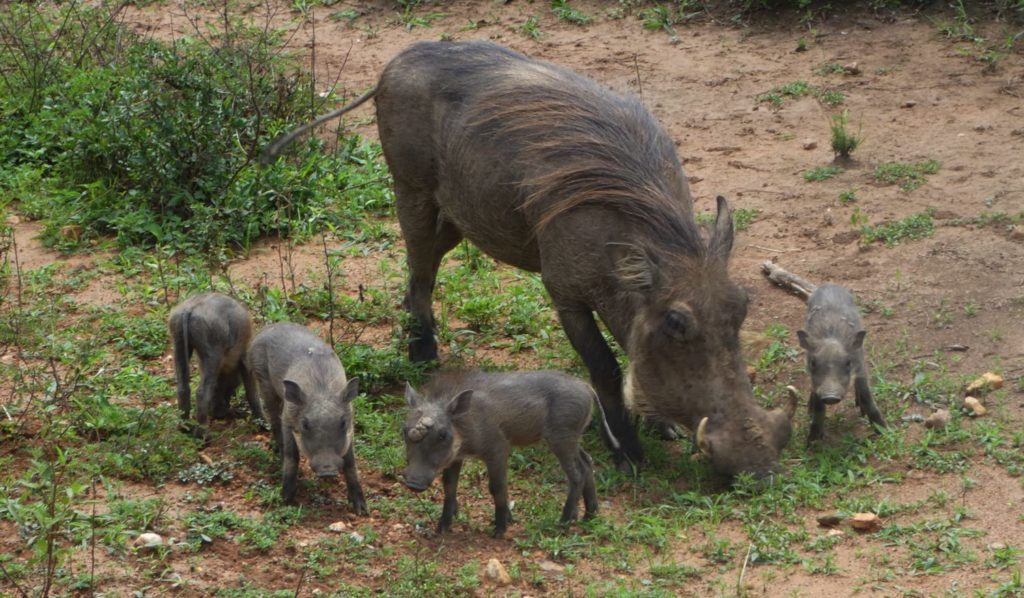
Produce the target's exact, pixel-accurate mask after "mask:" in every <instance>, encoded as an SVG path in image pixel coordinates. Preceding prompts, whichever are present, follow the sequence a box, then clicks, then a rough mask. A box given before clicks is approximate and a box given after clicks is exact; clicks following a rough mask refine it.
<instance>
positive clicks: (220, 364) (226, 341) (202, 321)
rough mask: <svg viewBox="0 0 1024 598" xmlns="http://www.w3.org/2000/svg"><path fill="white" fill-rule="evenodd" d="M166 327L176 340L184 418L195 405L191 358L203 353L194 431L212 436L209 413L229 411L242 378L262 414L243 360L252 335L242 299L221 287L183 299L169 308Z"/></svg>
mask: <svg viewBox="0 0 1024 598" xmlns="http://www.w3.org/2000/svg"><path fill="white" fill-rule="evenodd" d="M167 330H168V333H169V334H170V337H171V340H172V342H173V344H174V373H175V378H176V380H177V386H178V409H179V410H180V411H181V419H182V421H184V422H187V421H188V420H189V417H190V415H191V411H192V405H191V394H192V390H191V388H190V386H189V360H191V358H192V353H193V352H194V353H196V355H197V356H198V359H199V371H200V382H199V389H198V390H197V391H196V411H195V416H196V425H195V426H194V427H193V429H192V432H193V434H194V435H195V436H196V437H198V438H201V439H203V440H204V441H209V439H210V433H209V427H208V426H209V419H210V417H211V416H213V417H216V418H219V419H223V418H226V417H228V416H229V415H230V413H231V410H230V402H231V396H232V395H233V394H234V393H235V390H236V389H237V388H238V386H239V384H242V385H243V386H244V388H245V399H246V401H247V402H248V403H249V408H250V409H251V410H252V415H253V417H261V412H260V407H259V403H258V402H257V400H256V389H255V388H254V386H253V381H252V376H251V375H250V373H249V371H248V369H247V367H246V365H245V350H246V346H247V345H248V344H249V339H250V338H251V337H252V320H251V319H250V318H249V311H248V310H247V309H246V308H245V306H244V305H242V304H241V303H239V302H238V301H236V300H234V299H232V298H231V297H228V296H226V295H222V294H220V293H202V294H199V295H193V296H192V297H189V298H188V299H186V300H185V301H182V302H181V303H179V304H178V305H177V306H175V308H174V309H172V310H171V314H170V317H169V318H168V320H167Z"/></svg>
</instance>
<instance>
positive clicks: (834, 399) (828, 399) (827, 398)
mask: <svg viewBox="0 0 1024 598" xmlns="http://www.w3.org/2000/svg"><path fill="white" fill-rule="evenodd" d="M842 398H843V397H842V396H840V395H837V394H828V395H822V397H821V402H822V403H825V404H826V405H835V404H836V403H838V402H839V401H840V400H842Z"/></svg>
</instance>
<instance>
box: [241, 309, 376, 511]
mask: <svg viewBox="0 0 1024 598" xmlns="http://www.w3.org/2000/svg"><path fill="white" fill-rule="evenodd" d="M248 363H249V367H250V369H251V370H252V373H253V375H254V376H255V378H256V382H257V384H258V385H259V388H260V396H261V397H262V398H263V406H264V410H265V412H266V414H267V418H268V419H269V421H270V427H271V429H272V430H273V436H274V443H275V448H276V449H277V450H279V451H280V452H281V462H282V464H281V498H282V499H283V500H284V502H285V503H287V504H293V503H294V502H295V493H296V488H297V485H298V470H299V455H300V453H301V454H302V455H304V456H305V457H306V458H307V459H308V460H309V465H310V468H312V470H313V472H314V473H316V475H317V476H318V477H321V478H326V477H334V476H337V475H338V473H339V471H341V472H343V473H344V475H345V485H346V486H347V489H348V499H349V502H351V503H352V509H353V510H354V511H355V512H356V513H358V514H360V515H365V514H367V510H366V500H365V498H364V497H363V489H362V487H361V486H360V484H359V476H358V474H357V472H356V461H355V451H354V449H353V447H352V436H353V432H354V427H353V417H354V415H353V411H352V399H354V398H355V397H356V395H357V394H358V393H359V381H358V379H356V378H352V379H351V380H348V379H346V377H345V369H344V368H343V367H342V365H341V361H340V360H339V359H338V356H337V355H336V354H335V353H334V350H333V349H332V348H331V347H329V346H327V344H326V343H324V342H323V341H322V340H320V337H318V336H317V335H315V334H313V333H312V332H310V331H309V330H307V329H306V328H304V327H302V326H298V325H296V324H289V323H281V324H274V325H272V326H268V327H267V328H264V329H263V330H262V331H260V333H259V334H257V335H256V338H254V339H253V341H252V345H250V346H249V352H248Z"/></svg>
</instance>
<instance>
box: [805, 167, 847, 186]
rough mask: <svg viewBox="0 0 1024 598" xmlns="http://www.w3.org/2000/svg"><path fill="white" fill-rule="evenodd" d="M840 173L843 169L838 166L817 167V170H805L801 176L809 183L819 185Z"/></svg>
mask: <svg viewBox="0 0 1024 598" xmlns="http://www.w3.org/2000/svg"><path fill="white" fill-rule="evenodd" d="M842 171H843V169H842V168H840V167H838V166H818V167H817V168H812V169H810V170H805V171H804V172H803V174H802V176H803V177H804V180H805V181H807V182H809V183H812V182H813V183H820V182H821V181H827V180H828V179H830V178H832V177H834V176H836V175H837V174H839V173H841V172H842Z"/></svg>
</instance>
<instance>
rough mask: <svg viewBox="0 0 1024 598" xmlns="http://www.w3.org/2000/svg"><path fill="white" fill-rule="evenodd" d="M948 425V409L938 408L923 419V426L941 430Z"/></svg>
mask: <svg viewBox="0 0 1024 598" xmlns="http://www.w3.org/2000/svg"><path fill="white" fill-rule="evenodd" d="M948 425H949V410H948V409H939V410H938V411H936V412H935V413H933V414H931V415H929V416H928V418H927V419H925V420H924V427H926V428H929V429H936V430H941V429H942V428H945V427H946V426H948Z"/></svg>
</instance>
